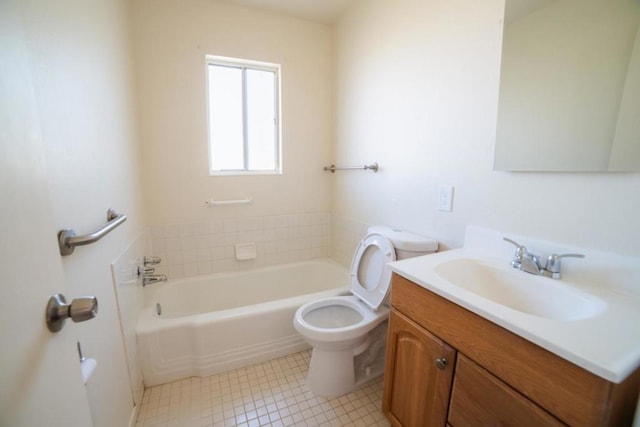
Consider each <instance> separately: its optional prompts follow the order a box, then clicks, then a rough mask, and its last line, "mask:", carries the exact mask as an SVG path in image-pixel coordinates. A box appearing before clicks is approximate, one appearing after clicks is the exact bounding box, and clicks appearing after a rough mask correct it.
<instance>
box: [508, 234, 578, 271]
mask: <svg viewBox="0 0 640 427" xmlns="http://www.w3.org/2000/svg"><path fill="white" fill-rule="evenodd" d="M504 240H505V241H507V242H509V243H511V244H512V245H514V246H515V247H516V252H515V254H514V255H513V260H512V261H511V266H512V267H513V268H517V269H518V270H522V271H524V272H527V273H531V274H536V275H540V276H545V277H551V278H552V279H559V278H560V277H561V274H560V267H561V266H562V263H561V262H560V261H561V259H562V258H569V257H571V258H584V255H582V254H562V255H558V254H551V255H549V257H548V258H547V263H546V264H545V266H544V267H542V264H541V262H540V257H539V256H537V255H535V254H532V253H531V252H529V250H528V249H527V248H526V246H523V245H521V244H519V243H517V242H514V241H513V240H511V239H509V238H506V237H504Z"/></svg>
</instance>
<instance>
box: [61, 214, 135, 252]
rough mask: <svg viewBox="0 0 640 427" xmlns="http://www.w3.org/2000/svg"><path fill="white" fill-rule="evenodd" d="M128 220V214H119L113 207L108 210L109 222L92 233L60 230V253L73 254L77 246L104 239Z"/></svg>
mask: <svg viewBox="0 0 640 427" xmlns="http://www.w3.org/2000/svg"><path fill="white" fill-rule="evenodd" d="M126 220H127V216H126V215H123V214H119V213H117V212H116V211H114V210H113V209H109V210H108V211H107V221H108V222H107V223H106V224H105V225H104V226H102V227H101V228H99V229H98V230H96V231H94V232H93V233H91V234H85V235H83V236H76V233H75V231H73V230H72V229H66V230H60V231H59V232H58V246H59V247H60V255H71V254H72V253H73V250H74V249H75V247H76V246H83V245H88V244H90V243H93V242H96V241H98V240H100V239H102V238H103V237H104V236H105V235H107V234H109V233H110V232H111V231H113V229H115V228H116V227H118V226H119V225H120V224H122V223H123V222H125V221H126Z"/></svg>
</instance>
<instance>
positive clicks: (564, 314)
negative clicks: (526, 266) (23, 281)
mask: <svg viewBox="0 0 640 427" xmlns="http://www.w3.org/2000/svg"><path fill="white" fill-rule="evenodd" d="M520 239H527V238H524V237H520ZM501 240H502V239H501V237H498V235H497V234H494V233H493V232H491V231H487V230H483V229H479V228H474V227H471V228H470V230H469V231H468V232H467V241H466V242H465V247H464V248H462V249H456V250H452V251H446V252H442V253H439V254H435V255H429V256H426V257H420V258H416V259H412V260H403V261H399V262H396V263H392V264H391V266H392V270H393V271H394V275H393V282H392V292H391V306H392V309H391V313H390V318H389V332H388V340H387V359H386V370H385V383H384V394H383V406H382V409H383V413H384V414H385V416H386V417H387V418H388V419H389V421H390V422H391V423H392V425H394V426H445V425H450V426H453V427H459V426H477V425H514V426H559V425H571V426H627V425H631V424H632V423H633V417H634V412H635V409H636V404H637V402H638V393H639V390H640V313H638V312H640V310H638V307H640V305H639V304H640V291H639V290H638V289H635V287H634V285H635V286H638V285H639V284H638V283H634V282H636V280H637V278H638V277H639V276H638V275H637V274H638V272H637V271H636V269H637V268H638V265H637V262H636V261H637V260H634V259H624V258H622V259H621V260H620V259H618V258H616V257H613V258H612V259H614V262H618V261H619V262H620V264H619V265H617V266H616V269H615V271H617V272H621V273H619V274H618V275H616V274H613V275H609V276H607V275H606V274H598V273H597V271H599V270H601V269H602V268H604V267H603V266H604V265H607V264H609V263H610V261H611V259H606V258H607V257H606V256H605V257H604V258H603V257H602V256H599V255H600V254H597V253H595V254H594V253H587V258H586V259H587V260H590V261H593V262H592V263H590V264H585V263H584V260H580V261H578V260H572V261H571V263H570V262H569V261H567V268H566V270H567V271H566V272H563V274H564V277H563V278H562V279H560V280H553V279H551V278H548V277H541V276H534V275H531V274H528V273H525V272H523V271H518V270H516V269H513V268H511V265H510V264H509V261H510V259H509V255H508V253H509V252H513V249H512V246H510V245H509V244H506V245H502V246H504V247H502V246H501V244H502V243H503V242H501ZM534 245H536V246H535V247H538V248H540V250H545V251H546V250H549V247H550V245H548V244H546V243H545V242H535V243H534ZM505 248H506V249H505ZM546 253H547V254H551V253H552V252H551V251H549V252H546ZM505 254H507V255H506V258H504V259H503V256H504V255H505ZM579 262H583V264H582V265H581V264H579ZM569 264H571V267H569ZM581 268H582V269H583V270H587V271H583V272H582V273H580V271H581V270H580V269H581ZM607 277H608V279H607ZM624 278H628V279H629V283H627V284H625V283H623V282H624ZM609 280H613V282H615V283H612V282H611V281H609ZM617 283H620V284H621V285H620V286H618V285H617ZM512 285H513V286H512ZM536 298H538V299H536Z"/></svg>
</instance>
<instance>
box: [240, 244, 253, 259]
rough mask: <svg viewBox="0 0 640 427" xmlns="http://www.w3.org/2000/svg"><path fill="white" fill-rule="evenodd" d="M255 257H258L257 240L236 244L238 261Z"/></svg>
mask: <svg viewBox="0 0 640 427" xmlns="http://www.w3.org/2000/svg"><path fill="white" fill-rule="evenodd" d="M255 257H256V244H255V242H249V243H238V244H236V259H237V260H238V261H244V260H248V259H254V258H255Z"/></svg>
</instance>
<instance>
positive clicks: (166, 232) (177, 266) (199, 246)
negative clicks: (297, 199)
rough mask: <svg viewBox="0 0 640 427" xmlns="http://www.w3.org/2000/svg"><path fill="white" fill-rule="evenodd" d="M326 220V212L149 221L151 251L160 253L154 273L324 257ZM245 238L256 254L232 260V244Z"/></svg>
mask: <svg viewBox="0 0 640 427" xmlns="http://www.w3.org/2000/svg"><path fill="white" fill-rule="evenodd" d="M330 220H331V215H330V214H329V213H328V212H318V213H302V214H289V215H269V216H257V217H249V218H226V219H213V220H210V221H208V222H200V223H193V224H166V225H155V226H152V227H151V229H150V232H151V233H150V234H151V251H152V255H155V256H159V257H161V258H162V263H161V264H159V265H157V266H156V273H158V274H167V275H168V276H169V278H170V279H179V278H182V277H192V276H197V275H202V274H211V273H220V272H225V271H235V270H244V269H253V268H259V267H266V266H270V265H276V264H286V263H290V262H298V261H306V260H310V259H315V258H324V257H328V256H329V255H330V246H331V225H330V222H331V221H330ZM250 242H255V244H256V249H257V256H256V258H255V259H251V260H242V261H239V260H237V259H236V257H235V245H236V244H242V243H250Z"/></svg>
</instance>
